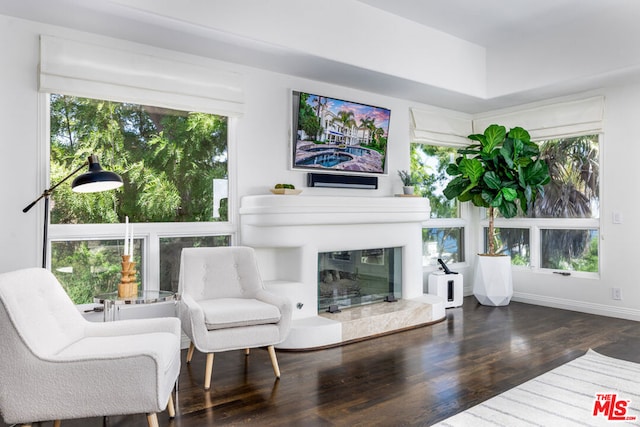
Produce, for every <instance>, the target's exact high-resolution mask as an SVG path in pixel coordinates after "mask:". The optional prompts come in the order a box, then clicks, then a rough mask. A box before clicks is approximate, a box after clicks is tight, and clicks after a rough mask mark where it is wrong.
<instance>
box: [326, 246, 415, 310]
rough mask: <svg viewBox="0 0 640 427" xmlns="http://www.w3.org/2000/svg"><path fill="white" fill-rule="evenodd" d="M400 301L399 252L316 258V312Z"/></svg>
mask: <svg viewBox="0 0 640 427" xmlns="http://www.w3.org/2000/svg"><path fill="white" fill-rule="evenodd" d="M401 297H402V248H377V249H359V250H350V251H331V252H321V253H319V254H318V312H323V311H330V312H331V311H334V310H335V309H343V308H350V307H357V306H360V305H366V304H373V303H377V302H384V301H395V300H396V299H398V298H401Z"/></svg>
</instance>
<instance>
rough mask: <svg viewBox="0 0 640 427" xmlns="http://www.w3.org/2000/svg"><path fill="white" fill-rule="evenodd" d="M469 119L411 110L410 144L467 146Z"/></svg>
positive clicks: (433, 111)
mask: <svg viewBox="0 0 640 427" xmlns="http://www.w3.org/2000/svg"><path fill="white" fill-rule="evenodd" d="M471 131H472V127H471V117H470V116H466V115H464V114H462V113H461V114H460V115H456V114H455V113H453V112H447V111H440V110H425V109H418V108H412V109H411V142H423V143H425V144H436V145H468V144H469V140H468V139H467V136H468V135H470V134H471V133H472V132H471Z"/></svg>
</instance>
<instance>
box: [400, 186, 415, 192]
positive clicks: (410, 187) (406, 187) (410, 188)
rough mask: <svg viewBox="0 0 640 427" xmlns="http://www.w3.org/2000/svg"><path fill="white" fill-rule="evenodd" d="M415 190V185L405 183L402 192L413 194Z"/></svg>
mask: <svg viewBox="0 0 640 427" xmlns="http://www.w3.org/2000/svg"><path fill="white" fill-rule="evenodd" d="M413 190H414V186H413V185H411V186H406V185H405V186H404V187H402V192H403V193H404V194H413Z"/></svg>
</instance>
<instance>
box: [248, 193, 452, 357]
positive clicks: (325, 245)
mask: <svg viewBox="0 0 640 427" xmlns="http://www.w3.org/2000/svg"><path fill="white" fill-rule="evenodd" d="M239 213H240V240H239V242H240V244H242V245H247V246H251V247H253V248H255V250H256V254H257V258H258V267H259V269H260V275H261V277H262V279H263V281H264V283H265V287H266V288H267V289H268V290H269V291H270V292H274V293H276V294H278V295H282V296H286V297H287V298H289V299H290V300H291V302H292V303H293V306H294V310H293V321H292V327H291V332H290V334H289V337H288V338H287V339H286V340H285V341H284V342H282V343H280V344H279V345H278V346H277V347H278V348H281V349H312V348H322V347H326V346H331V345H336V344H340V343H344V342H350V341H352V340H357V339H362V338H364V337H368V336H375V335H378V334H383V333H389V332H392V331H394V330H401V329H405V328H408V327H413V326H417V325H424V324H428V323H431V322H434V321H438V320H442V319H443V318H444V317H445V311H444V302H443V301H442V300H441V299H438V298H436V297H433V296H431V295H427V294H426V292H425V289H424V283H423V270H422V226H423V222H424V221H427V220H428V219H429V201H428V199H425V198H422V197H357V196H356V197H353V196H306V195H299V196H281V195H254V196H245V197H243V198H242V200H241V206H240V210H239ZM319 254H328V255H326V256H324V255H319ZM323 257H324V259H322V258H323ZM392 261H393V262H392ZM391 265H393V267H390V266H391ZM373 272H376V273H379V272H383V274H382V276H383V277H385V278H384V279H380V278H379V277H377V276H376V277H377V278H376V279H373V278H371V277H373V274H372V273H373ZM370 276H371V277H370ZM356 279H357V280H360V279H363V280H364V279H367V280H368V283H357V280H356ZM320 281H322V283H324V284H325V285H326V286H324V285H321V287H323V288H326V289H324V290H323V291H321V292H323V293H326V294H329V293H330V294H331V295H332V297H333V296H334V294H335V296H336V298H337V299H333V300H331V301H332V302H329V300H324V297H322V296H321V295H319V290H318V288H319V287H318V285H319V282H320ZM340 282H342V283H343V285H344V286H343V287H342V288H340V287H333V284H338V283H340ZM369 284H371V290H370V291H367V295H362V289H363V288H366V287H368V285H369ZM365 285H367V286H365ZM390 286H392V287H391V288H390ZM390 289H392V292H390ZM390 293H393V294H394V296H395V297H396V298H397V302H394V303H388V304H387V303H385V304H382V303H379V304H372V303H371V302H373V301H378V300H380V299H381V298H382V299H384V297H385V296H388V295H389V294H390ZM433 298H436V299H435V300H434V299H433ZM347 300H348V301H349V304H351V303H352V302H357V303H358V304H360V305H357V306H352V307H350V308H348V309H346V308H344V307H345V306H344V305H343V304H346V302H347ZM327 305H338V306H342V307H341V308H342V309H341V312H339V313H327V312H326V308H325V307H326V306H327Z"/></svg>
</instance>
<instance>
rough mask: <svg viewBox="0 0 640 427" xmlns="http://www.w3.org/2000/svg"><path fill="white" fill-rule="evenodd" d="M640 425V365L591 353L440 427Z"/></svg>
mask: <svg viewBox="0 0 640 427" xmlns="http://www.w3.org/2000/svg"><path fill="white" fill-rule="evenodd" d="M629 425H632V426H640V364H637V363H632V362H626V361H623V360H619V359H614V358H611V357H607V356H603V355H601V354H598V353H596V352H595V351H593V350H589V351H587V353H586V354H585V355H584V356H581V357H579V358H577V359H575V360H572V361H571V362H568V363H566V364H564V365H562V366H560V367H558V368H556V369H553V370H551V371H549V372H547V373H545V374H543V375H540V376H539V377H536V378H534V379H532V380H530V381H527V382H525V383H524V384H521V385H519V386H517V387H515V388H513V389H511V390H508V391H506V392H504V393H502V394H499V395H498V396H496V397H494V398H491V399H489V400H487V401H485V402H483V403H481V404H479V405H476V406H474V407H473V408H470V409H468V410H466V411H464V412H461V413H459V414H456V415H454V416H453V417H451V418H448V419H446V420H444V421H442V422H440V423H439V424H436V426H439V427H460V426H465V427H467V426H468V427H482V426H505V427H514V426H545V427H547V426H549V427H555V426H561V427H565V426H609V427H618V426H629Z"/></svg>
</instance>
